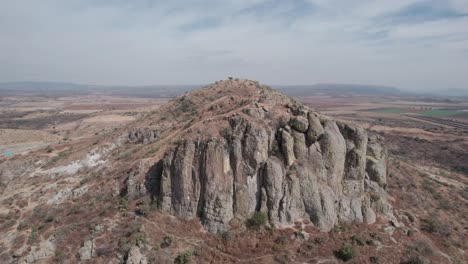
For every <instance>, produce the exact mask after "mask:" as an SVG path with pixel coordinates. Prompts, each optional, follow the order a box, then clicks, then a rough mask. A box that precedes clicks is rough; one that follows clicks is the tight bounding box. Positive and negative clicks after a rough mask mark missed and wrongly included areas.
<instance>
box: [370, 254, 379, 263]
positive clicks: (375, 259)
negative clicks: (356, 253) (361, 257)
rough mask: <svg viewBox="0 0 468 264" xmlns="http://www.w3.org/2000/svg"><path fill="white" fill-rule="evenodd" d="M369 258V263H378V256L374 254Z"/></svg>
mask: <svg viewBox="0 0 468 264" xmlns="http://www.w3.org/2000/svg"><path fill="white" fill-rule="evenodd" d="M369 260H370V263H372V264H378V263H380V259H379V257H376V256H372V257H370V258H369Z"/></svg>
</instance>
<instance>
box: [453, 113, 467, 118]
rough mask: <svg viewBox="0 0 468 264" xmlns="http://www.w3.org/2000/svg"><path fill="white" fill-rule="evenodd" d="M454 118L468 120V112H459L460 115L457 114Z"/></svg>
mask: <svg viewBox="0 0 468 264" xmlns="http://www.w3.org/2000/svg"><path fill="white" fill-rule="evenodd" d="M453 117H456V118H465V119H468V112H458V113H457V114H456V115H454V116H453Z"/></svg>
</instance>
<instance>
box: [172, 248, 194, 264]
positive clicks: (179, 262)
mask: <svg viewBox="0 0 468 264" xmlns="http://www.w3.org/2000/svg"><path fill="white" fill-rule="evenodd" d="M191 259H192V252H191V251H185V252H183V253H180V254H179V255H178V256H177V257H176V258H175V260H174V262H175V263H176V264H188V263H190V260H191Z"/></svg>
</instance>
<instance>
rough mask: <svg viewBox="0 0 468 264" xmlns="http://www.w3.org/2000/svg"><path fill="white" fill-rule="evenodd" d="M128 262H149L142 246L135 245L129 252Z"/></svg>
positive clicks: (130, 263)
mask: <svg viewBox="0 0 468 264" xmlns="http://www.w3.org/2000/svg"><path fill="white" fill-rule="evenodd" d="M125 263H126V264H147V263H148V261H147V260H146V257H145V256H144V255H143V254H141V251H140V248H139V247H137V246H133V247H132V248H131V249H130V251H129V252H128V256H127V262H125Z"/></svg>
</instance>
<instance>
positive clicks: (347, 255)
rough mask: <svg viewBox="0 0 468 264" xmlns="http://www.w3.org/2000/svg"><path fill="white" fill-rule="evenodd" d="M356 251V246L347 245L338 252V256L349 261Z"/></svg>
mask: <svg viewBox="0 0 468 264" xmlns="http://www.w3.org/2000/svg"><path fill="white" fill-rule="evenodd" d="M355 254H356V252H355V251H354V248H353V247H352V246H349V245H346V246H343V247H341V248H340V250H338V251H337V252H336V257H337V258H339V259H341V260H343V261H348V260H350V259H352V258H353V257H354V255H355Z"/></svg>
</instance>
